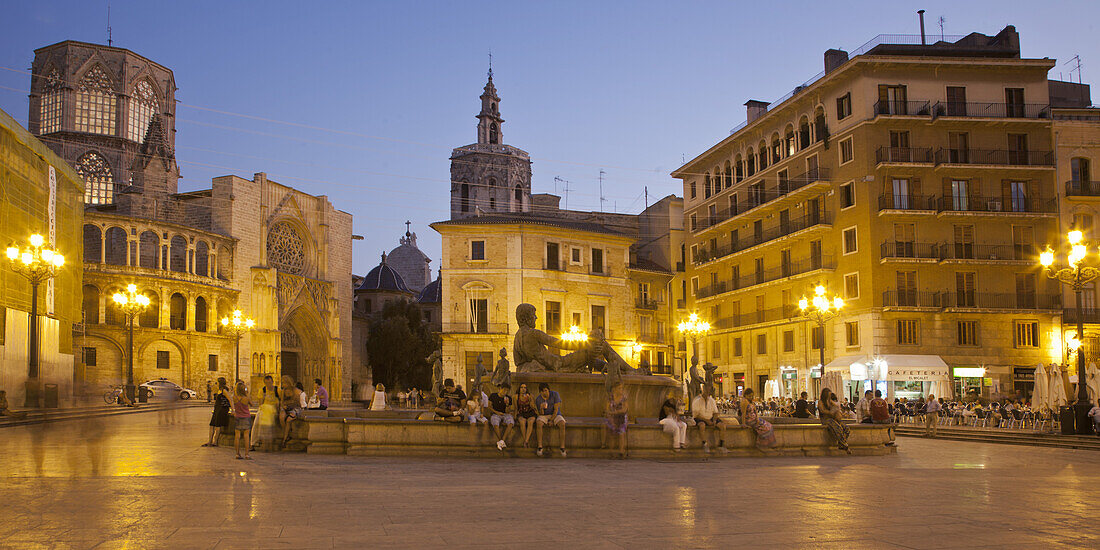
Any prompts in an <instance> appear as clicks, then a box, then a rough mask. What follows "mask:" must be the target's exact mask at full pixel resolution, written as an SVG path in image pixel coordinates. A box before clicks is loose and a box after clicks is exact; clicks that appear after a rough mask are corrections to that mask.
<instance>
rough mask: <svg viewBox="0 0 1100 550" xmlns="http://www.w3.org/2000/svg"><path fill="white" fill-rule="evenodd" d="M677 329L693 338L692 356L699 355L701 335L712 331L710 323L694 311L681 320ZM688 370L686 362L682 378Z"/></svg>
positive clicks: (681, 374)
mask: <svg viewBox="0 0 1100 550" xmlns="http://www.w3.org/2000/svg"><path fill="white" fill-rule="evenodd" d="M676 330H678V331H680V333H681V334H683V335H684V336H686V337H687V338H688V339H690V340H691V357H698V354H699V349H698V348H699V342H698V341H699V337H700V336H705V335H706V334H707V332H709V331H710V323H708V322H706V321H703V320H702V319H700V318H699V315H698V314H696V313H692V314H691V315H689V316H688V318H687V319H686V320H684V321H680V324H679V325H677V326H676ZM686 371H687V365H686V362H685V365H684V368H683V370H681V372H680V379H681V380H683V379H684V378H685V376H686Z"/></svg>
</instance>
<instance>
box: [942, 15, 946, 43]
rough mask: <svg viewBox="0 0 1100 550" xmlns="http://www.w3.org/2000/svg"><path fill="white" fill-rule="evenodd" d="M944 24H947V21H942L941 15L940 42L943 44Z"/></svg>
mask: <svg viewBox="0 0 1100 550" xmlns="http://www.w3.org/2000/svg"><path fill="white" fill-rule="evenodd" d="M946 22H947V20H946V19H944V18H943V16H942V15H941V16H940V42H943V24H944V23H946Z"/></svg>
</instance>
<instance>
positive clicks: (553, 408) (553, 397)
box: [535, 382, 566, 458]
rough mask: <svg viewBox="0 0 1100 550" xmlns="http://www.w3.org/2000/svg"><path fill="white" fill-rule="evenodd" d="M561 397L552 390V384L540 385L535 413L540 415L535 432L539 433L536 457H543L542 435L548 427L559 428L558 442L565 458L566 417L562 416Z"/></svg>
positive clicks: (536, 419) (537, 418) (541, 383)
mask: <svg viewBox="0 0 1100 550" xmlns="http://www.w3.org/2000/svg"><path fill="white" fill-rule="evenodd" d="M561 407H562V403H561V396H560V395H558V392H556V391H552V390H551V389H550V384H547V383H546V382H540V383H539V395H538V397H536V398H535V412H537V413H538V417H536V418H535V431H537V432H538V434H537V437H538V451H536V452H535V454H536V455H538V456H542V433H543V428H544V427H548V426H551V425H553V426H557V427H558V442H559V443H560V447H559V450H560V451H561V456H562V458H565V456H566V453H565V417H564V416H562V414H561Z"/></svg>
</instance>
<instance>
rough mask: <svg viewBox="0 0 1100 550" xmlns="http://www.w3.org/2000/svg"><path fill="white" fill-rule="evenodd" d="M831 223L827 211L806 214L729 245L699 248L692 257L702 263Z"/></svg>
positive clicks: (697, 262) (695, 261)
mask: <svg viewBox="0 0 1100 550" xmlns="http://www.w3.org/2000/svg"><path fill="white" fill-rule="evenodd" d="M830 225H832V222H831V216H830V215H829V214H828V213H827V212H823V213H820V214H816V213H814V214H807V215H805V216H802V217H799V218H795V219H793V220H789V221H787V222H781V223H779V224H778V225H775V226H772V227H769V228H767V229H764V230H762V231H761V232H760V233H759V234H754V233H750V234H748V235H746V236H745V237H744V238H740V239H738V240H737V242H736V243H732V244H729V245H724V246H719V247H717V248H716V249H714V250H700V251H699V253H698V254H697V255H696V256H695V258H694V263H695V265H700V264H704V263H707V262H711V261H714V260H718V259H721V258H725V257H726V256H729V255H731V254H736V253H738V252H743V251H745V250H748V249H750V248H753V247H756V246H759V245H762V244H764V243H767V242H769V241H774V240H776V239H780V238H783V237H786V236H789V235H793V234H795V233H798V232H799V231H803V230H806V229H810V228H812V227H816V226H821V227H828V226H830Z"/></svg>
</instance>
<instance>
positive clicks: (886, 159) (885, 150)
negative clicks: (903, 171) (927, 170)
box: [875, 147, 935, 164]
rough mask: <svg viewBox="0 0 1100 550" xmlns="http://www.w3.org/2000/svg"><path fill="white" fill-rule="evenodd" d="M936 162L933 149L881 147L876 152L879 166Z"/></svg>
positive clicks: (876, 160)
mask: <svg viewBox="0 0 1100 550" xmlns="http://www.w3.org/2000/svg"><path fill="white" fill-rule="evenodd" d="M934 160H935V156H934V155H933V154H932V148H931V147H879V148H878V149H877V150H876V151H875V162H876V163H878V164H883V163H894V164H931V163H932V162H933V161H934Z"/></svg>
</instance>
